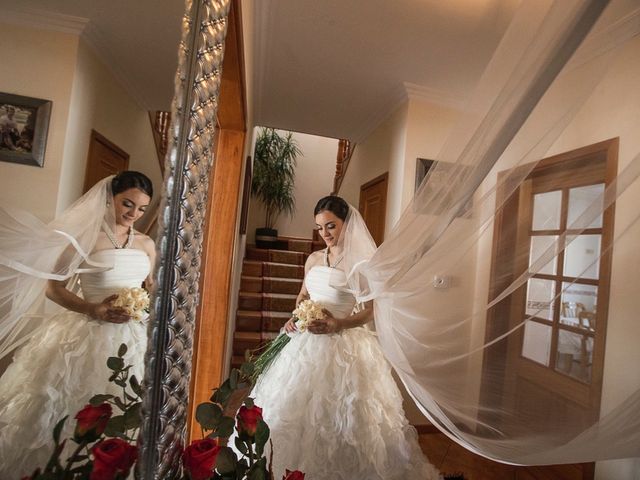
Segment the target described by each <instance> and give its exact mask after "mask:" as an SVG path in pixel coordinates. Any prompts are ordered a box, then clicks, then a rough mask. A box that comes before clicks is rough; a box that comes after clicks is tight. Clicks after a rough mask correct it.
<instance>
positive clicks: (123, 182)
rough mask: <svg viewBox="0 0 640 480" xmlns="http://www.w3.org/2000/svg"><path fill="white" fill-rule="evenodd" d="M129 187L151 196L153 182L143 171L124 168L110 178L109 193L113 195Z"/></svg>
mask: <svg viewBox="0 0 640 480" xmlns="http://www.w3.org/2000/svg"><path fill="white" fill-rule="evenodd" d="M130 188H137V189H138V190H141V191H143V192H144V193H146V194H147V195H149V198H153V184H152V183H151V180H149V177H147V176H146V175H145V174H144V173H140V172H134V171H133V170H125V171H124V172H120V173H119V174H117V175H116V176H115V177H113V179H112V180H111V193H112V194H113V195H114V196H115V195H117V194H119V193H122V192H124V191H126V190H129V189H130Z"/></svg>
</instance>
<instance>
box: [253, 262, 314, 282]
mask: <svg viewBox="0 0 640 480" xmlns="http://www.w3.org/2000/svg"><path fill="white" fill-rule="evenodd" d="M262 275H263V276H265V277H280V278H297V279H303V278H304V266H303V265H290V264H288V263H277V262H264V264H263V266H262Z"/></svg>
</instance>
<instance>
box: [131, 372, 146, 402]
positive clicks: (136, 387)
mask: <svg viewBox="0 0 640 480" xmlns="http://www.w3.org/2000/svg"><path fill="white" fill-rule="evenodd" d="M129 384H130V385H131V390H133V391H134V392H135V394H136V395H138V397H141V398H142V394H143V392H142V385H140V382H139V381H138V379H137V378H136V376H135V375H131V378H130V379H129Z"/></svg>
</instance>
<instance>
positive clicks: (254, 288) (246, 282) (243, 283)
mask: <svg viewBox="0 0 640 480" xmlns="http://www.w3.org/2000/svg"><path fill="white" fill-rule="evenodd" d="M262 289H263V286H262V277H250V276H247V275H243V276H242V277H241V279H240V291H241V292H253V293H262Z"/></svg>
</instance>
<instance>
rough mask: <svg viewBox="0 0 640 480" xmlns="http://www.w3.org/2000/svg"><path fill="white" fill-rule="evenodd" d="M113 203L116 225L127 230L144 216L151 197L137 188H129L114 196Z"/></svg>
mask: <svg viewBox="0 0 640 480" xmlns="http://www.w3.org/2000/svg"><path fill="white" fill-rule="evenodd" d="M113 203H114V205H115V210H116V223H117V224H118V225H122V226H123V227H127V228H128V227H132V226H133V224H134V222H135V221H136V220H138V219H139V218H140V217H142V215H144V212H145V210H146V209H147V207H148V206H149V203H151V197H149V195H147V194H146V193H144V192H143V191H142V190H140V189H138V188H130V189H128V190H125V191H124V192H120V193H117V194H116V195H114V196H113Z"/></svg>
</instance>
